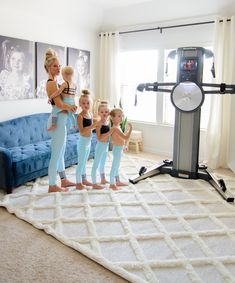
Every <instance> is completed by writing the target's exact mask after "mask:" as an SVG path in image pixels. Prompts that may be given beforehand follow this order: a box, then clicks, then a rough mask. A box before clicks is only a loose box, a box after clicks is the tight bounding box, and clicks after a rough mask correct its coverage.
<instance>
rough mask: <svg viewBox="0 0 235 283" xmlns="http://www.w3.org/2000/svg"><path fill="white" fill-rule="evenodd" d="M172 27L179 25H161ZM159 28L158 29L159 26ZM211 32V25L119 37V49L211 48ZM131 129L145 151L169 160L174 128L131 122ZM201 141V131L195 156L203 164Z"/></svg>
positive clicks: (160, 80)
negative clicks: (140, 136)
mask: <svg viewBox="0 0 235 283" xmlns="http://www.w3.org/2000/svg"><path fill="white" fill-rule="evenodd" d="M201 20H202V19H201ZM203 20H204V19H203ZM191 21H192V20H191ZM197 21H199V22H200V19H196V21H195V19H194V22H197ZM184 22H187V21H184ZM188 22H190V21H188ZM172 24H179V22H175V23H164V24H163V26H168V25H172ZM159 25H160V26H162V25H161V24H159ZM153 26H154V25H153ZM155 26H158V25H155ZM146 27H147V26H145V28H146ZM137 29H138V28H137ZM213 31H214V25H213V24H209V25H202V26H191V27H185V28H176V29H169V30H163V33H162V34H161V33H160V32H159V31H148V32H140V33H131V34H123V35H121V36H120V48H121V51H124V50H137V49H140V50H141V49H143V50H144V49H145V50H146V49H163V48H164V49H171V48H173V49H174V48H177V47H183V46H211V45H212V41H213ZM161 71H162V72H161V73H159V74H158V78H157V81H158V82H163V75H164V74H163V70H161ZM140 83H141V82H140ZM142 83H144V82H142ZM156 95H157V94H156ZM133 125H134V128H135V129H138V130H142V132H143V139H144V149H145V151H147V152H154V153H157V154H161V155H166V156H172V151H173V132H174V128H173V127H172V126H167V125H162V124H150V123H143V122H134V123H133ZM205 137H206V134H205V131H201V136H200V154H199V159H200V161H203V160H204V159H205V158H206V157H205V150H206V147H205Z"/></svg>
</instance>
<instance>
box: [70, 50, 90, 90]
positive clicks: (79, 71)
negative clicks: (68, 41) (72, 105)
mask: <svg viewBox="0 0 235 283" xmlns="http://www.w3.org/2000/svg"><path fill="white" fill-rule="evenodd" d="M67 62H68V65H69V66H72V67H73V68H74V80H75V83H76V84H77V89H78V93H80V92H81V90H82V89H89V88H90V51H87V50H82V49H75V48H70V47H68V48H67Z"/></svg>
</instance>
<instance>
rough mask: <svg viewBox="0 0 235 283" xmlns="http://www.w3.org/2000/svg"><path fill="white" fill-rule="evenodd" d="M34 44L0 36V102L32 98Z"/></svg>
mask: <svg viewBox="0 0 235 283" xmlns="http://www.w3.org/2000/svg"><path fill="white" fill-rule="evenodd" d="M33 59H34V43H33V42H32V41H28V40H23V39H18V38H12V37H6V36H0V100H18V99H28V98H34V97H35V95H34V68H33V64H34V60H33Z"/></svg>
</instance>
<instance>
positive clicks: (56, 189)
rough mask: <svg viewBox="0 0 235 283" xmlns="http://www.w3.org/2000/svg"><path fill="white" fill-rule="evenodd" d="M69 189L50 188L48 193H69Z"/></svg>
mask: <svg viewBox="0 0 235 283" xmlns="http://www.w3.org/2000/svg"><path fill="white" fill-rule="evenodd" d="M67 191H68V189H67V188H63V187H59V186H56V185H54V186H49V189H48V193H55V192H67Z"/></svg>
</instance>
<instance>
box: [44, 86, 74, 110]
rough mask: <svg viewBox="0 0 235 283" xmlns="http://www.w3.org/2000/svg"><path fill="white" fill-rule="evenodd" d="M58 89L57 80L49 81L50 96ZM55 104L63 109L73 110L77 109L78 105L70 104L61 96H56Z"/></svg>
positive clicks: (48, 92) (48, 91)
mask: <svg viewBox="0 0 235 283" xmlns="http://www.w3.org/2000/svg"><path fill="white" fill-rule="evenodd" d="M57 90H58V88H57V84H56V82H48V83H47V95H48V97H49V98H50V96H51V95H52V94H53V93H55V92H56V91H57ZM54 102H55V105H56V106H57V107H58V108H60V109H61V110H69V111H72V112H76V111H77V106H76V105H69V104H67V103H64V102H63V100H62V99H61V97H60V96H57V97H55V98H54Z"/></svg>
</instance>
